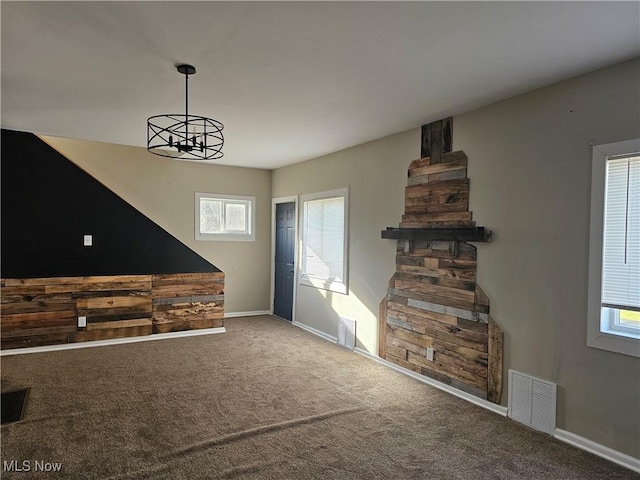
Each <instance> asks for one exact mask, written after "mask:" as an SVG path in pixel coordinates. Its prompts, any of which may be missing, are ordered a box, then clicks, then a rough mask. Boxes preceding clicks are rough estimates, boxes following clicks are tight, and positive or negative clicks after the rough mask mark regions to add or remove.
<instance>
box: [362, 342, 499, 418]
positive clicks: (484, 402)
mask: <svg viewBox="0 0 640 480" xmlns="http://www.w3.org/2000/svg"><path fill="white" fill-rule="evenodd" d="M355 352H356V353H359V354H360V355H364V356H365V357H368V358H371V359H372V360H375V361H376V362H378V363H381V364H383V365H386V366H387V367H389V368H392V369H394V370H396V371H398V372H400V373H404V374H405V375H408V376H409V377H411V378H415V379H416V380H418V381H420V382H422V383H426V384H428V385H431V386H432V387H436V388H438V389H440V390H444V391H445V392H447V393H450V394H451V395H454V396H456V397H459V398H462V399H463V400H466V401H467V402H471V403H473V404H475V405H478V406H480V407H482V408H485V409H487V410H491V411H492V412H494V413H497V414H498V415H502V416H503V417H506V416H507V407H503V406H502V405H496V404H495V403H491V402H489V401H487V400H484V399H482V398H480V397H476V396H474V395H471V394H470V393H467V392H463V391H462V390H458V389H457V388H453V387H451V386H449V385H446V384H444V383H442V382H438V381H437V380H434V379H433V378H429V377H426V376H424V375H420V374H419V373H416V372H413V371H411V370H409V369H407V368H404V367H401V366H400V365H396V364H395V363H392V362H390V361H388V360H385V359H384V358H380V357H379V356H378V355H374V354H372V353H370V352H367V351H366V350H363V349H362V348H357V347H356V349H355Z"/></svg>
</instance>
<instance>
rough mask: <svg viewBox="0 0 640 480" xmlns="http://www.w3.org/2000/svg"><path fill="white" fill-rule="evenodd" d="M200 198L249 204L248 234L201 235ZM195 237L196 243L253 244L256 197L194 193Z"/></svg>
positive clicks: (221, 233) (254, 237) (222, 233)
mask: <svg viewBox="0 0 640 480" xmlns="http://www.w3.org/2000/svg"><path fill="white" fill-rule="evenodd" d="M201 198H215V199H221V200H240V201H243V202H249V213H248V217H249V218H248V222H247V224H248V228H249V232H248V233H236V232H233V233H231V232H220V233H201V232H200V199H201ZM194 223H195V225H194V226H195V237H196V241H209V242H230V241H233V242H253V241H255V239H256V197H251V196H247V195H228V194H219V193H202V192H196V193H195V217H194Z"/></svg>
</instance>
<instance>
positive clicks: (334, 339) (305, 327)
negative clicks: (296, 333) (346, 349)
mask: <svg viewBox="0 0 640 480" xmlns="http://www.w3.org/2000/svg"><path fill="white" fill-rule="evenodd" d="M291 323H293V325H295V326H296V327H299V328H302V329H303V330H306V331H307V332H310V333H313V334H314V335H317V336H319V337H322V338H324V339H325V340H328V341H330V342H331V343H338V338H337V337H334V336H332V335H329V334H328V333H324V332H322V331H320V330H316V329H315V328H313V327H310V326H309V325H305V324H304V323H300V322H296V321H295V320H294V321H293V322H291Z"/></svg>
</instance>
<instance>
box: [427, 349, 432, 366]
mask: <svg viewBox="0 0 640 480" xmlns="http://www.w3.org/2000/svg"><path fill="white" fill-rule="evenodd" d="M427 360H429V361H430V362H433V347H427Z"/></svg>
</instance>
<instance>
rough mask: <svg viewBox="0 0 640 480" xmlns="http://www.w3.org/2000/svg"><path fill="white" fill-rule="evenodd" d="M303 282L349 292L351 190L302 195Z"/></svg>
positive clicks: (326, 288)
mask: <svg viewBox="0 0 640 480" xmlns="http://www.w3.org/2000/svg"><path fill="white" fill-rule="evenodd" d="M302 204H303V208H302V262H301V265H302V275H301V277H300V283H301V284H303V285H309V286H313V287H317V288H322V289H325V290H331V291H333V292H338V293H345V294H346V293H347V291H348V286H347V271H348V251H347V250H348V228H347V226H348V211H349V208H348V190H347V189H346V188H343V189H340V190H333V191H330V192H323V193H316V194H313V195H303V196H302Z"/></svg>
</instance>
